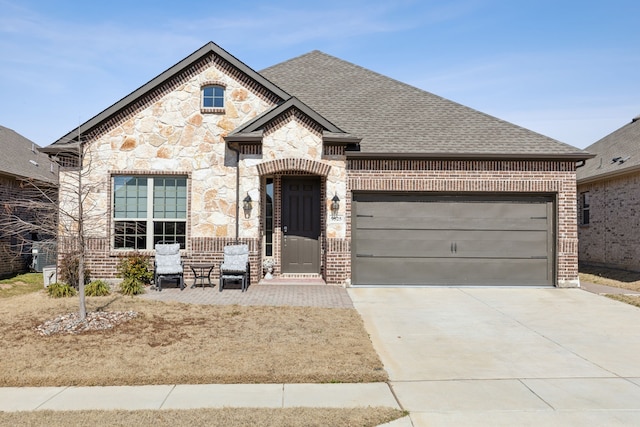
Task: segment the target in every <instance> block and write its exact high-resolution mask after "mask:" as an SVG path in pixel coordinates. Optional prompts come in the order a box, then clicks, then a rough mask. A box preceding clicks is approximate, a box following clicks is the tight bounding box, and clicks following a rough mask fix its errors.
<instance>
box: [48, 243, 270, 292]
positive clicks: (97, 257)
mask: <svg viewBox="0 0 640 427" xmlns="http://www.w3.org/2000/svg"><path fill="white" fill-rule="evenodd" d="M233 243H235V240H234V239H229V238H216V237H212V238H193V239H189V241H188V242H187V249H186V250H184V251H182V255H181V258H182V260H183V262H184V265H185V270H184V278H185V283H186V284H188V285H189V286H191V284H192V283H193V277H194V275H193V271H192V270H191V268H189V264H211V263H213V264H214V265H215V267H214V269H213V271H212V272H211V281H212V283H217V282H216V281H217V280H218V277H219V276H220V264H221V263H222V251H223V248H224V247H225V246H226V245H229V244H233ZM240 243H245V244H248V245H249V263H250V265H251V273H250V278H251V283H252V284H256V283H258V281H259V280H260V278H261V277H262V268H261V267H260V265H259V252H258V251H259V248H258V240H257V239H240ZM60 249H61V250H60V251H59V257H60V258H62V257H64V256H65V255H64V254H65V253H70V252H73V249H74V248H73V246H72V245H69V244H67V245H65V246H62V245H60ZM86 253H87V255H86V265H87V267H88V268H89V269H90V270H91V278H92V279H106V280H112V279H115V278H116V277H117V266H118V263H119V262H120V260H121V259H122V258H123V257H125V256H126V255H127V254H128V253H131V252H128V251H113V250H110V244H109V240H108V239H101V238H91V239H88V240H87V251H86ZM140 253H142V254H147V255H149V256H151V261H150V269H152V268H153V255H154V254H155V252H154V251H140Z"/></svg>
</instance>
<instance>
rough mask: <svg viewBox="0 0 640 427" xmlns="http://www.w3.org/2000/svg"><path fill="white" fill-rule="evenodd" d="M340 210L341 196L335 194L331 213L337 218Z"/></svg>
mask: <svg viewBox="0 0 640 427" xmlns="http://www.w3.org/2000/svg"><path fill="white" fill-rule="evenodd" d="M339 210H340V198H339V197H338V195H337V194H334V196H333V199H331V215H332V216H333V217H334V218H335V217H337V216H338V211H339Z"/></svg>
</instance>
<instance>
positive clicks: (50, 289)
mask: <svg viewBox="0 0 640 427" xmlns="http://www.w3.org/2000/svg"><path fill="white" fill-rule="evenodd" d="M47 294H49V296H50V297H52V298H65V297H72V296H75V294H76V289H75V288H74V287H73V286H71V285H70V284H68V283H52V284H50V285H49V286H47Z"/></svg>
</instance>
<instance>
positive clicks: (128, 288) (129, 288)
mask: <svg viewBox="0 0 640 427" xmlns="http://www.w3.org/2000/svg"><path fill="white" fill-rule="evenodd" d="M120 293H121V294H123V295H129V296H134V295H140V294H142V293H144V285H143V284H142V282H141V281H139V280H135V279H132V278H126V279H124V280H123V281H122V283H120Z"/></svg>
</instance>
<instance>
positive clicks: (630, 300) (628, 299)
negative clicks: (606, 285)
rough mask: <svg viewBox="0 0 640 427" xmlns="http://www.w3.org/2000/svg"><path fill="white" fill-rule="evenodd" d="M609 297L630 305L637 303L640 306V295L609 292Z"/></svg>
mask: <svg viewBox="0 0 640 427" xmlns="http://www.w3.org/2000/svg"><path fill="white" fill-rule="evenodd" d="M607 297H609V298H611V299H614V300H617V301H620V302H624V303H627V304H630V305H635V306H636V307H640V296H634V295H615V294H608V295H607Z"/></svg>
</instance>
